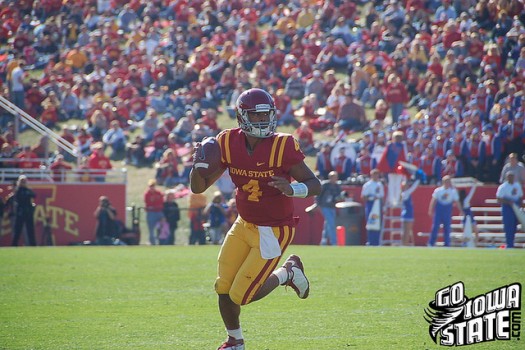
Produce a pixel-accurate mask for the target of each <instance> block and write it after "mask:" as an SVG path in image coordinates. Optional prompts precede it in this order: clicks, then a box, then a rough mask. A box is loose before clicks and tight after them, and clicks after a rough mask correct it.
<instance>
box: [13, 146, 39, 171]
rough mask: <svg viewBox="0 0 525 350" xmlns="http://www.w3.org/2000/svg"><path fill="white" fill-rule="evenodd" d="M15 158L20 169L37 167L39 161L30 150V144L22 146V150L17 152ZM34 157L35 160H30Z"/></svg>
mask: <svg viewBox="0 0 525 350" xmlns="http://www.w3.org/2000/svg"><path fill="white" fill-rule="evenodd" d="M15 158H16V159H17V160H18V162H17V164H18V168H20V169H38V168H39V167H40V162H39V161H38V160H36V159H38V156H37V155H36V153H35V152H33V151H31V147H30V146H24V148H23V150H22V151H21V152H19V153H18V154H17V155H16V156H15ZM31 159H35V160H31Z"/></svg>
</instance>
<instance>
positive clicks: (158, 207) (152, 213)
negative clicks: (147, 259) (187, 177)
mask: <svg viewBox="0 0 525 350" xmlns="http://www.w3.org/2000/svg"><path fill="white" fill-rule="evenodd" d="M156 186H157V181H156V180H154V179H151V180H149V181H148V188H147V189H146V192H144V206H145V207H146V221H147V223H148V230H149V243H150V244H151V245H156V244H157V237H156V235H155V226H156V225H157V223H158V222H159V221H160V220H161V219H162V218H163V217H164V214H163V212H162V210H163V208H164V195H163V194H162V192H161V191H159V190H158V189H157V187H156Z"/></svg>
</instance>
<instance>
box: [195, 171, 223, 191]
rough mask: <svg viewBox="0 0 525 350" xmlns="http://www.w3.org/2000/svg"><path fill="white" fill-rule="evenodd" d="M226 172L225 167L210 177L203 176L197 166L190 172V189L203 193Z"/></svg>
mask: <svg viewBox="0 0 525 350" xmlns="http://www.w3.org/2000/svg"><path fill="white" fill-rule="evenodd" d="M223 172H224V169H223V168H218V169H217V170H216V171H215V172H214V173H213V174H211V175H210V176H209V177H206V178H205V177H202V176H201V175H200V174H199V172H198V171H196V170H195V168H192V169H191V172H190V189H191V192H193V193H202V192H204V191H206V190H207V189H208V188H209V187H210V186H211V185H213V183H214V182H215V181H217V179H218V178H219V177H221V175H222V173H223Z"/></svg>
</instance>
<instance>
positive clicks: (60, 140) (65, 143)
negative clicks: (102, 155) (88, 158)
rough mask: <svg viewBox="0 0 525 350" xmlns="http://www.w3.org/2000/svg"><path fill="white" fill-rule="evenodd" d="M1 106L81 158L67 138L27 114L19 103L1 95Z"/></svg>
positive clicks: (74, 155) (60, 146)
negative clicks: (16, 103)
mask: <svg viewBox="0 0 525 350" xmlns="http://www.w3.org/2000/svg"><path fill="white" fill-rule="evenodd" d="M0 107H2V108H4V109H5V110H6V111H7V112H9V113H11V114H12V115H14V116H15V117H17V118H20V120H21V121H22V122H24V123H25V124H27V125H28V126H30V127H31V128H32V129H33V130H35V131H36V132H38V133H39V134H40V135H43V136H47V137H49V140H50V141H51V142H53V143H54V144H55V145H57V146H58V147H59V148H61V149H63V150H64V151H66V152H67V153H69V154H71V155H72V156H73V157H76V158H79V155H80V152H79V151H78V149H77V148H76V147H75V146H74V145H73V144H72V143H71V142H69V141H67V140H66V139H64V138H63V137H61V136H60V135H58V134H57V133H56V132H54V131H53V130H51V129H49V128H48V127H47V126H45V125H44V124H42V123H41V122H39V121H38V120H36V119H35V118H33V117H31V116H30V115H29V114H27V113H26V112H25V111H23V110H22V109H20V108H19V107H18V106H17V105H15V104H14V103H12V102H11V101H9V100H8V99H6V98H5V97H4V96H2V95H0Z"/></svg>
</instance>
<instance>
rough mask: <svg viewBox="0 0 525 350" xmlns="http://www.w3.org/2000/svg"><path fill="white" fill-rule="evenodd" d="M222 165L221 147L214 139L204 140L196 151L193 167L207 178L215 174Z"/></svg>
mask: <svg viewBox="0 0 525 350" xmlns="http://www.w3.org/2000/svg"><path fill="white" fill-rule="evenodd" d="M220 165H221V147H220V146H219V142H218V141H217V139H215V138H214V137H207V138H205V139H204V140H202V142H201V145H200V147H198V148H197V150H196V151H195V155H194V159H193V167H194V168H195V169H196V170H197V171H198V172H199V175H200V176H202V177H204V178H206V177H209V176H210V175H211V174H213V173H214V172H215V171H216V170H217V169H218V168H219V167H220Z"/></svg>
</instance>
